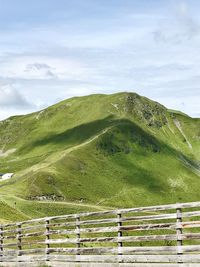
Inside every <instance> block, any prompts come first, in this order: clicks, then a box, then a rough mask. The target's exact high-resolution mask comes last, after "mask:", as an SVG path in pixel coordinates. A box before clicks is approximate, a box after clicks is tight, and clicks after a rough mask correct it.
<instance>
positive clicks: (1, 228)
mask: <svg viewBox="0 0 200 267" xmlns="http://www.w3.org/2000/svg"><path fill="white" fill-rule="evenodd" d="M0 231H1V232H0V233H1V234H0V240H1V241H0V245H1V250H0V251H1V254H0V256H3V225H1V226H0Z"/></svg>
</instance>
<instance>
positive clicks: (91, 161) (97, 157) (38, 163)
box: [0, 93, 200, 217]
mask: <svg viewBox="0 0 200 267" xmlns="http://www.w3.org/2000/svg"><path fill="white" fill-rule="evenodd" d="M0 150H1V153H0V160H1V161H0V172H14V173H15V176H14V178H12V179H11V180H8V181H4V182H0V193H1V194H2V198H3V199H4V200H5V199H8V197H9V199H12V197H13V201H15V200H14V196H15V197H18V198H20V199H22V200H21V201H23V203H26V201H27V203H28V204H27V205H29V207H30V202H31V203H33V205H32V207H33V208H32V213H30V212H29V214H28V215H27V216H37V215H38V214H37V213H36V212H35V209H36V208H34V207H35V204H34V203H36V202H37V204H38V205H40V204H41V203H40V202H38V200H40V201H41V200H43V201H48V203H47V204H48V207H49V205H51V202H55V203H56V201H63V204H64V202H73V203H75V204H77V205H80V206H81V205H83V204H85V205H86V207H85V208H87V205H91V208H93V209H95V208H97V209H98V208H99V209H102V208H103V209H105V208H106V207H109V208H110V207H116V206H117V207H130V206H135V205H148V204H157V203H169V202H175V201H179V202H180V201H190V200H191V201H195V200H199V197H200V193H199V191H198V185H199V184H200V180H199V179H200V163H199V156H200V119H192V118H190V117H189V116H187V115H184V114H181V113H177V112H175V111H170V110H167V109H166V108H165V107H164V106H162V105H160V104H159V103H156V102H154V101H151V100H149V99H147V98H145V97H142V96H139V95H137V94H135V93H119V94H114V95H91V96H86V97H78V98H72V99H68V100H65V101H62V102H60V103H58V104H56V105H54V106H51V107H49V108H48V109H45V110H43V111H40V112H36V113H33V114H29V115H26V116H17V117H11V118H9V119H7V120H5V121H2V122H0ZM23 199H24V200H23ZM11 202H12V200H11ZM15 202H16V201H15ZM7 203H8V202H7ZM9 203H10V202H9ZM52 204H53V203H52ZM101 206H103V207H101ZM81 208H82V207H81ZM23 209H24V210H26V208H25V204H24V205H23V208H22V206H21V210H23ZM48 209H49V208H48ZM48 209H45V205H43V208H42V213H45V214H46V213H47V214H48ZM74 210H76V209H74ZM70 211H72V208H71V209H70ZM54 212H55V213H59V212H66V210H63V211H61V210H60V209H58V210H55V211H54ZM25 213H26V212H25ZM2 216H3V215H2ZM0 217H1V214H0Z"/></svg>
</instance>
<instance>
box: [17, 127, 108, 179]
mask: <svg viewBox="0 0 200 267" xmlns="http://www.w3.org/2000/svg"><path fill="white" fill-rule="evenodd" d="M112 127H113V126H110V127H107V128H106V129H104V130H103V131H101V132H100V133H98V134H96V135H95V136H93V137H91V138H89V139H88V140H86V141H85V142H83V143H81V144H79V145H75V146H73V147H70V148H67V149H65V150H64V151H59V152H55V153H54V154H53V155H50V156H49V157H48V158H46V159H45V160H44V162H42V163H37V164H35V165H33V166H31V167H30V168H28V169H25V170H23V171H21V172H19V173H18V176H23V175H26V174H28V173H29V172H33V171H38V170H41V169H44V168H47V167H51V166H52V164H54V163H55V162H56V161H58V160H60V159H62V158H64V157H65V156H66V155H67V154H69V153H71V152H72V151H75V150H77V149H79V148H81V147H83V146H86V145H88V144H89V143H91V142H93V141H94V140H96V139H97V138H99V137H100V136H101V135H103V134H105V133H106V132H107V131H109V130H110V129H111V128H112Z"/></svg>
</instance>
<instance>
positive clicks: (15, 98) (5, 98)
mask: <svg viewBox="0 0 200 267" xmlns="http://www.w3.org/2000/svg"><path fill="white" fill-rule="evenodd" d="M30 106H32V104H30V103H29V102H28V101H27V100H26V98H25V97H24V96H23V95H21V94H20V93H19V92H18V91H17V90H16V89H14V88H12V86H10V85H4V86H1V87H0V107H1V108H2V107H4V108H5V107H6V108H10V107H11V108H13V109H16V108H29V107H30Z"/></svg>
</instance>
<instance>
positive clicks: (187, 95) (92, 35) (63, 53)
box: [0, 0, 200, 119]
mask: <svg viewBox="0 0 200 267" xmlns="http://www.w3.org/2000/svg"><path fill="white" fill-rule="evenodd" d="M199 12H200V2H199V1H197V0H196V1H195V0H176V1H174V0H70V1H69V0H57V1H55V0H42V1H41V0H40V1H39V0H34V1H32V0H30V1H27V0H26V1H25V0H15V1H13V0H0V119H4V118H6V117H8V116H10V115H15V114H25V113H28V112H32V111H35V110H39V109H43V108H45V107H46V106H48V105H51V104H53V103H55V102H58V101H60V100H62V99H65V98H69V97H72V96H77V95H86V94H91V93H114V92H119V91H132V92H137V93H139V94H141V95H145V96H147V97H149V98H151V99H154V100H156V101H159V102H161V103H162V104H164V105H165V106H167V107H169V108H173V109H178V110H182V111H183V112H186V113H188V114H189V115H191V116H194V117H199V116H200V105H199V103H200V19H199Z"/></svg>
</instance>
